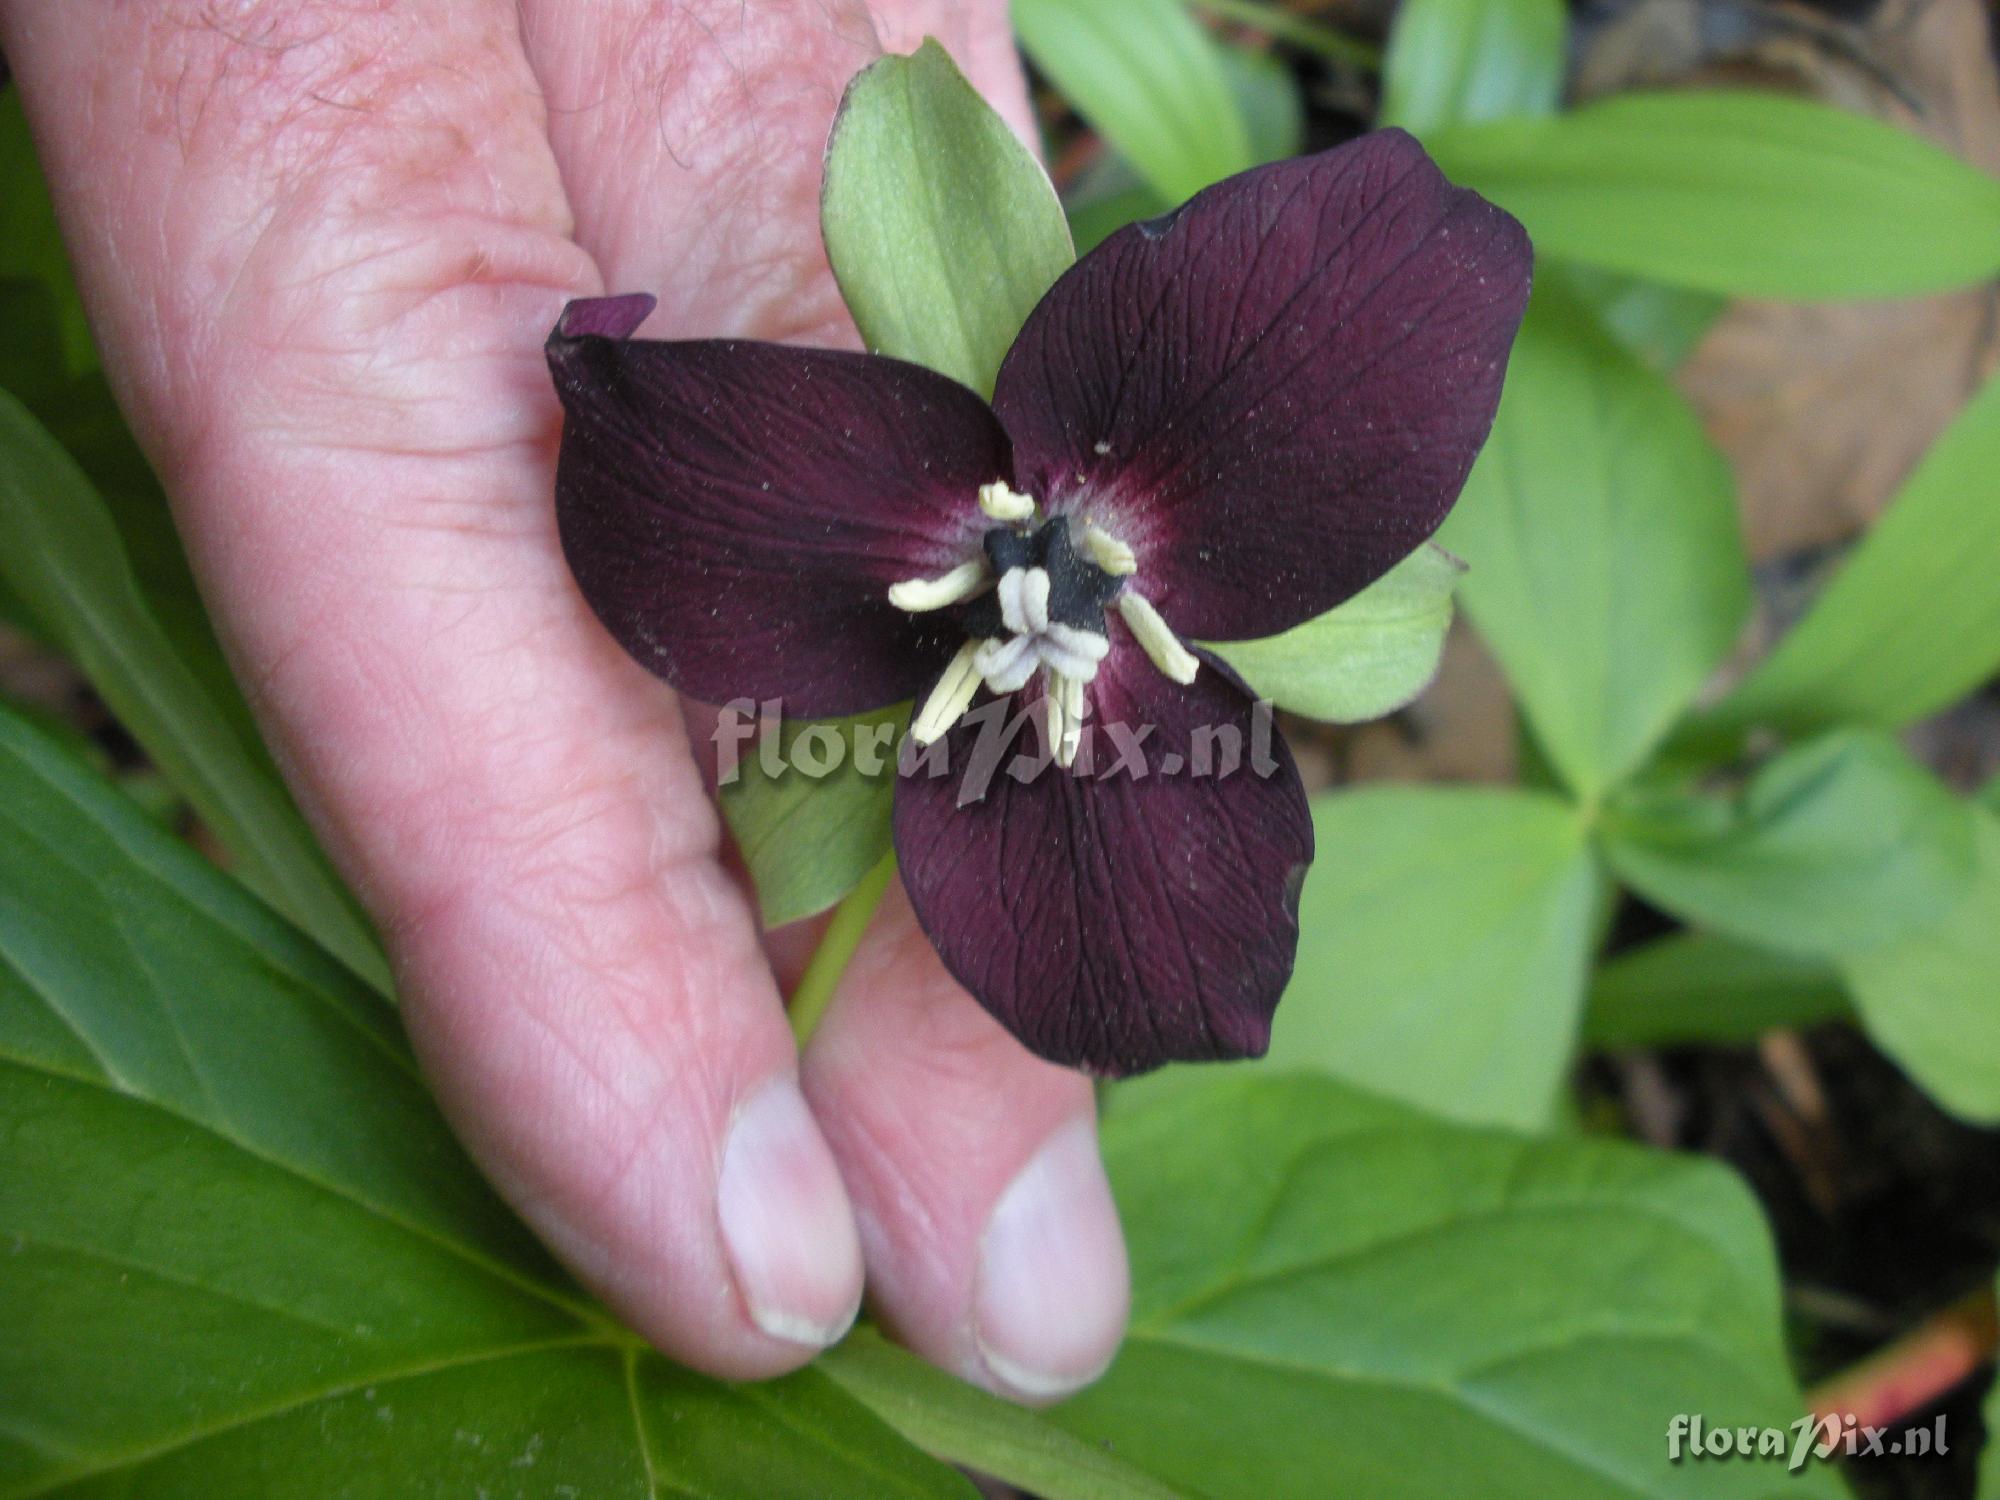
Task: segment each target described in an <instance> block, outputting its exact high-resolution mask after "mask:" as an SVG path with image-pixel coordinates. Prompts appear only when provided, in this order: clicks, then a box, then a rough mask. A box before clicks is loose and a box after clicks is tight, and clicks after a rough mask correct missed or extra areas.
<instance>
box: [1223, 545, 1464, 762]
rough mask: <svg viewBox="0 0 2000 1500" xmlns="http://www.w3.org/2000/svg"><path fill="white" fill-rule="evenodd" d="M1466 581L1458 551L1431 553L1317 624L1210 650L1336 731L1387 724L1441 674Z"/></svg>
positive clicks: (1286, 704)
mask: <svg viewBox="0 0 2000 1500" xmlns="http://www.w3.org/2000/svg"><path fill="white" fill-rule="evenodd" d="M1464 573H1465V564H1464V563H1462V562H1460V561H1459V560H1458V559H1457V558H1455V557H1453V556H1452V555H1451V554H1450V553H1449V552H1447V551H1445V550H1444V549H1443V548H1442V547H1435V546H1430V545H1425V546H1422V547H1419V548H1418V549H1417V550H1416V551H1415V552H1412V553H1411V554H1410V555H1409V556H1408V557H1406V558H1404V559H1403V560H1402V561H1401V562H1399V563H1398V564H1396V566H1395V567H1393V568H1391V569H1390V570H1389V571H1388V572H1387V573H1385V574H1383V575H1382V576H1381V577H1380V578H1378V579H1376V580H1375V582H1373V583H1371V584H1370V585H1369V586H1368V587H1367V588H1365V589H1363V590H1362V591H1361V592H1360V593H1358V594H1356V595H1355V596H1354V597H1353V598H1352V599H1349V600H1348V601H1347V602H1346V603H1345V604H1342V605H1339V606H1337V607H1335V608H1333V609H1330V610H1328V611H1327V612H1326V613H1325V614H1323V615H1321V616H1320V617H1319V618H1318V619H1316V620H1308V621H1307V622H1306V623H1305V624H1303V625H1300V626H1298V627H1296V628H1295V629H1292V630H1288V631H1286V632H1285V633H1284V634H1283V635H1274V636H1269V637H1266V638H1265V639H1264V640H1261V641H1235V642H1231V643H1226V644H1220V645H1218V644H1215V643H1210V644H1209V646H1208V649H1209V650H1211V651H1213V652H1215V653H1216V654H1217V655H1218V656H1220V657H1221V658H1222V659H1223V660H1224V661H1226V662H1228V663H1229V665H1230V666H1232V667H1234V668H1235V669H1236V670H1237V672H1238V673H1239V674H1241V675H1242V677H1243V679H1244V680H1245V681H1246V682H1248V683H1249V684H1250V686H1251V688H1252V689H1253V690H1254V691H1255V692H1256V693H1257V695H1258V696H1259V697H1261V698H1269V699H1270V700H1271V701H1272V702H1274V703H1276V704H1277V705H1278V707H1280V708H1285V709H1290V710H1291V711H1292V712H1293V713H1299V714H1305V715H1306V716H1307V717H1309V718H1314V719H1324V720H1326V721H1327V722H1329V723H1335V724H1358V723H1361V722H1363V721H1364V720H1368V719H1379V718H1381V717H1382V716H1383V715H1384V714H1388V713H1394V712H1395V711H1396V710H1397V709H1399V708H1401V707H1402V706H1403V705H1404V704H1406V703H1408V702H1409V701H1410V700H1411V699H1412V698H1414V697H1416V696H1417V694H1419V693H1421V692H1422V691H1423V690H1424V689H1425V688H1427V687H1429V686H1430V683H1431V679H1432V678H1433V677H1435V676H1437V669H1438V662H1439V661H1440V660H1441V659H1442V658H1443V656H1444V637H1445V632H1446V631H1447V630H1449V629H1450V628H1451V592H1452V590H1453V589H1454V588H1456V587H1457V586H1458V580H1459V579H1460V577H1462V576H1463V575H1464Z"/></svg>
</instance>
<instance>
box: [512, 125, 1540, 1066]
mask: <svg viewBox="0 0 2000 1500" xmlns="http://www.w3.org/2000/svg"><path fill="white" fill-rule="evenodd" d="M1529 268H1530V253H1529V247H1528V242H1527V238H1526V236H1525V235H1524V234H1523V233H1522V230H1521V228H1520V226H1519V225H1518V224H1516V223H1515V222H1514V220H1513V219H1511V218H1509V217H1508V216H1507V215H1506V214H1504V213H1502V212H1501V211H1500V210H1498V209H1496V208H1494V207H1493V206H1492V205H1491V204H1488V203H1487V202H1485V201H1484V200H1483V199H1481V198H1479V197H1478V196H1476V195H1475V194H1473V193H1470V192H1466V191H1464V190H1462V189H1457V188H1454V187H1452V186H1451V185H1450V184H1449V183H1447V182H1446V181H1445V180H1444V178H1443V176H1442V175H1440V173H1439V172H1438V170H1437V168H1436V167H1435V166H1434V165H1433V164H1432V163H1431V161H1430V159H1429V157H1427V156H1426V155H1425V154H1424V152H1423V150H1422V148H1421V147H1419V146H1418V145H1417V143H1416V142H1415V141H1414V140H1412V139H1411V138H1410V137H1409V136H1407V135H1404V134H1403V133H1401V132H1400V131H1382V132H1379V133H1377V134H1374V135H1370V136H1367V137H1364V138H1363V139H1361V140H1358V141H1355V142H1353V143H1351V144H1349V145H1346V146H1343V147H1340V148H1339V149H1337V150H1333V151H1329V152H1326V153H1324V154H1322V155H1319V156H1312V157H1305V158H1301V159H1299V160H1295V161H1288V162H1282V163H1279V164H1276V165H1273V166H1269V167H1263V168H1260V169H1258V170H1256V171H1253V172H1246V173H1244V174H1243V175H1241V176H1239V177H1234V178H1231V179H1230V180H1229V181H1227V182H1224V183H1221V184H1219V185H1218V186H1216V187H1213V188H1211V189H1209V190H1208V191H1207V192H1204V193H1202V194H1200V195H1199V196H1197V197H1195V198H1194V199H1193V200H1191V201H1190V202H1189V203H1188V204H1187V205H1186V206H1185V207H1183V208H1181V209H1180V210H1178V211H1177V212H1175V213H1173V214H1170V215H1168V216H1167V217H1165V218H1162V219H1158V220H1154V221H1153V222H1151V223H1146V224H1137V225H1133V226H1131V227H1130V228H1127V229H1125V230H1122V231H1120V232H1119V233H1117V234H1115V235H1113V236H1111V237H1110V238H1109V239H1107V240H1106V241H1105V242H1104V243H1103V245H1101V246H1100V247H1099V248H1098V249H1096V250H1095V251H1093V252H1092V253H1091V254H1089V255H1088V256H1086V257H1084V259H1083V260H1081V261H1080V262H1078V263H1077V265H1076V266H1075V267H1074V268H1072V269H1071V270H1070V271H1069V272H1067V273H1066V274H1065V275H1064V276H1063V277H1062V278H1061V279H1060V280H1059V281H1058V282H1057V283H1056V284H1055V286H1054V287H1052V288H1051V289H1050V291H1049V293H1048V295H1047V296H1046V297H1044V298H1043V299H1042V302H1041V305H1040V306H1038V307H1037V308H1036V309H1035V311H1034V313H1033V315H1032V316H1030V317H1029V319H1028V322H1027V326H1026V327H1024V328H1023V329H1022V330H1021V334H1020V337H1019V338H1018V339H1017V340H1016V342H1015V344H1014V347H1013V349H1012V350H1011V351H1010V352H1009V354H1008V356H1007V359H1006V361H1005V363H1004V364H1003V365H1002V367H1001V370H1000V375H999V381H998V385H997V389H996V394H995V397H994V400H993V404H992V406H990V407H989V406H988V405H987V404H986V403H985V402H984V401H982V400H981V399H980V398H979V397H978V396H976V395H974V394H973V393H972V392H971V391H969V390H966V389H965V388H964V387H962V386H959V385H957V384H955V383H954V382H952V381H950V380H947V379H945V378H944V377H942V376H940V375H936V374H933V373H931V372H930V371H928V370H925V369H922V368H919V367H918V366H915V365H910V364H905V363H902V362H900V361H897V360H893V359H886V358H881V357H878V356H871V355H861V354H848V353H841V352H836V351H829V350H815V349H793V348H784V347H779V346H776V345H771V344H761V343H751V342H742V341H734V340H707V341H698V342H685V343H661V342H648V341H642V340H635V339H632V338H631V337H630V334H631V333H632V332H633V330H634V329H636V328H637V327H638V325H639V323H640V322H641V321H642V320H643V319H644V317H645V316H646V314H647V312H648V311H649V310H650V309H651V307H652V299H651V298H649V297H645V296H629V297H611V298H603V299H599V300H596V301H589V302H578V303H573V304H571V305H570V307H569V308H568V309H567V310H566V311H565V312H564V314H563V316H562V319H561V321H560V322H559V323H558V324H557V326H556V330H555V333H554V334H553V336H552V337H551V338H550V341H549V363H550V367H551V368H552V370H553V371H554V374H555V382H556V388H557V390H558V391H559V392H560V394H561V396H562V401H563V406H564V408H565V411H566V412H567V414H568V421H567V423H566V426H565V429H564V433H563V442H562V452H561V459H560V464H559V468H558V472H557V482H556V503H557V513H558V517H559V519H560V523H561V531H562V541H563V548H564V551H565V552H566V554H567V556H568V558H569V562H570V566H571V568H572V569H573V570H574V572H575V574H576V578H577V581H578V583H579V584H580V585H581V586H582V589H583V593H584V595H585V597H586V598H587V599H588V600H589V601H590V604H591V606H592V607H593V608H594V609H595V610H596V611H597V614H598V615H599V617H600V618H601V619H602V620H603V621H604V623H605V624H606V625H607V626H608V627H609V628H610V630H611V632H612V634H613V635H615V636H616V637H617V638H618V640H619V641H620V642H621V643H622V644H623V645H624V646H625V648H626V649H627V650H628V651H630V652H631V653H632V654H633V655H634V656H635V657H637V658H638V659H639V661H641V662H642V663H644V664H645V665H646V666H648V667H649V668H651V669H652V670H653V671H654V672H656V673H658V674H659V675H660V676H661V677H664V678H665V679H666V680H667V681H668V682H670V683H672V684H673V685H674V686H675V687H677V688H679V689H680V690H681V691H683V692H685V693H688V694H690V695H692V696H694V697H696V698H701V699H705V700H707V701H709V702H716V703H720V702H725V701H728V700H730V699H735V698H739V697H744V696H752V697H756V698H782V699H783V700H784V705H785V709H786V711H787V712H788V713H792V714H798V715H804V716H818V715H833V714H851V713H859V712H863V711H867V710H872V709H877V708H881V707H883V706H884V705H887V704H890V703H894V702H897V701H899V700H901V699H904V698H909V697H913V696H914V697H915V698H916V700H917V704H918V707H917V711H916V713H915V715H914V717H913V719H912V724H911V739H912V740H913V741H915V742H917V743H920V744H941V745H942V746H943V747H944V748H945V750H947V751H949V752H950V755H949V757H948V764H949V765H950V766H951V768H952V774H951V775H948V776H942V777H932V776H928V775H925V774H923V773H922V772H921V771H919V772H917V773H916V774H905V775H904V776H903V778H902V779H901V780H900V781H899V783H898V785H897V788H896V801H895V839H896V849H897V852H898V855H899V859H900V863H901V866H902V872H903V879H904V882H905V884H906V886H907V887H908V890H909V894H910V900H911V903H912V905H913V906H914V907H915V909H916V914H917V918H918V920H919V921H920V922H921V923H922V924H923V927H924V930H925V932H926V933H927V934H928V935H929V936H930V939H931V941H932V942H933V943H934V944H935V945H936V947H937V950H938V952H939V954H940V955H941V956H942V957H943V959H944V962H945V965H946V966H947V967H948V968H949V969H950V970H951V972H952V973H953V974H954V975H955V976H956V977H957V978H958V979H959V980H960V981H961V982H962V983H963V984H965V986H966V987H967V988H968V989H969V990H971V992H972V993H973V994H974V995H975V996H977V997H978V998H979V1000H980V1001H981V1002H982V1003H983V1004H984V1005H985V1006H986V1007H987V1008H988V1009H989V1010H991V1011H992V1012H993V1013H994V1014H995V1015H996V1016H998V1017H999V1018H1000V1020H1001V1021H1003V1022H1004V1023H1005V1024H1006V1025H1007V1026H1008V1027H1009V1028H1011V1029H1012V1030H1013V1031H1014V1033H1015V1034H1016V1035H1017V1036H1019V1037H1020V1038H1021V1040H1022V1041H1024V1042H1025V1043H1026V1044H1027V1045H1028V1046H1029V1047H1031V1048H1033V1049H1034V1050H1035V1051H1036V1052H1039V1053H1041V1054H1042V1055H1043V1056H1045V1057H1049V1058H1053V1059H1055V1060H1056V1061H1059V1062H1065V1063H1072V1064H1077V1065H1080V1066H1083V1067H1087V1068H1090V1069H1092V1070H1094V1071H1097V1072H1103V1073H1127V1072H1134V1071H1138V1070H1142V1069H1145V1068H1150V1067H1154V1066H1156V1065H1158V1064H1160V1063H1162V1062H1166V1061H1168V1060H1170V1059H1174V1058H1217V1057H1243V1056H1255V1055H1257V1054H1259V1053H1261V1052H1262V1051H1263V1050H1264V1048H1265V1045H1266V1042H1267V1040H1268V1037H1269V1032H1270V1022H1271V1014H1272V1011H1273V1010H1274V1009H1275V1007H1276V1005H1277V1001H1278V996H1279V993H1280V992H1281V991H1282V990H1283V988H1284V985H1285V982H1286V979H1287V978H1288V976H1289V974H1290V970H1291V965H1292V956H1293V951H1294V948H1295V946H1296V942H1297V936H1298V924H1297V897H1298V889H1299V884H1300V881H1301V880H1302V878H1303V876H1304V872H1305V868H1306V865H1307V863H1308V862H1309V861H1310V860H1311V858H1312V823H1311V820H1310V818H1309V816H1308V814H1307V810H1306V802H1305V796H1304V793H1303V791H1302V789H1301V787H1300V785H1299V779H1298V774H1297V772H1296V770H1295V769H1294V768H1293V766H1292V763H1291V759H1290V757H1289V755H1288V754H1287V752H1286V751H1285V749H1284V746H1283V743H1282V741H1278V740H1275V739H1272V738H1271V737H1270V736H1268V735H1266V736H1265V737H1264V738H1265V740H1266V741H1267V742H1268V743H1267V746H1266V749H1265V763H1264V764H1263V765H1262V766H1261V767H1260V766H1254V765H1239V766H1238V767H1237V768H1236V769H1235V770H1234V771H1233V772H1231V773H1230V774H1212V773H1211V774H1207V775H1196V774H1188V773H1189V771H1190V769H1191V768H1198V767H1199V766H1200V764H1201V762H1202V760H1203V757H1204V754H1206V755H1207V756H1208V757H1209V758H1210V759H1211V760H1213V759H1214V758H1215V757H1216V755H1217V745H1218V743H1220V744H1221V745H1222V746H1223V749H1222V751H1221V752H1220V753H1221V759H1222V761H1223V762H1224V764H1225V765H1226V764H1227V762H1228V760H1229V755H1228V745H1229V743H1230V739H1229V737H1230V736H1235V739H1234V744H1236V745H1237V746H1244V745H1247V744H1252V743H1254V742H1255V741H1256V739H1257V735H1258V730H1259V728H1260V726H1259V725H1258V723H1256V722H1255V716H1254V714H1253V705H1252V703H1251V701H1250V698H1249V696H1248V694H1247V693H1246V692H1245V691H1244V689H1243V686H1242V684H1241V682H1240V681H1239V680H1238V679H1237V678H1236V676H1235V675H1234V674H1233V673H1232V672H1230V671H1229V670H1228V668H1227V667H1226V666H1224V665H1223V664H1222V663H1220V662H1219V661H1217V660H1216V659H1215V658H1213V657H1212V656H1208V655H1205V654H1203V653H1201V652H1199V651H1196V650H1193V649H1191V648H1190V647H1189V646H1188V645H1187V644H1186V642H1188V641H1190V640H1221V641H1229V640H1244V639H1253V638H1257V637H1261V636H1268V635H1274V634H1276V633H1278V632H1280V631H1283V630H1287V629H1289V628H1291V627H1292V626H1294V625H1298V624H1301V623H1302V622H1304V621H1306V620H1308V619H1311V618H1312V617H1314V616H1316V615H1318V614H1320V613H1322V612H1324V611H1326V610H1328V609H1331V608H1332V607H1333V606H1334V605H1336V604H1339V603H1340V602H1341V601H1342V600H1344V599H1346V598H1347V597H1349V596H1350V595H1352V594H1354V593H1355V592H1357V591H1358V590H1360V589H1361V588H1363V587H1364V586H1366V585H1367V584H1369V583H1370V582H1372V581H1373V580H1375V579H1376V578H1378V577H1380V576H1381V575H1382V574H1383V573H1384V572H1386V571H1387V570H1388V569H1389V568H1390V566H1391V565H1393V564H1394V563H1396V562H1397V561H1399V560H1400V559H1401V558H1403V557H1404V556H1405V555H1407V554H1408V553H1409V552H1410V551H1411V550H1412V549H1413V548H1415V547H1416V546H1418V545H1419V544H1420V543H1421V542H1423V540H1424V539H1425V538H1426V537H1428V536H1429V535H1430V534H1431V533H1432V532H1433V531H1434V530H1436V528H1437V526H1438V524H1439V523H1440V522H1441V521H1442V520H1443V519H1444V517H1445V513H1446V511H1447V510H1449V509H1450V507H1451V505H1452V502H1453V501H1454V500H1455V499H1456V498H1457V496H1458V492H1459V489H1460V487H1461V486H1462V485H1463V483H1464V481H1465V476H1466V472H1467V470H1468V469H1469V468H1470V467H1471V465H1472V460H1473V457H1474V455H1476V454H1477V453H1478V451H1479V447H1480V445H1481V443H1483V442H1484V441H1485V438H1486V433H1487V430H1488V428H1489V427H1490V426H1491V424H1492V420H1493V412H1494V407H1495V404H1496V403H1497V401H1498V399H1499V394H1500V384H1501V377H1502V374H1503V371H1504V369H1505V366H1506V360H1507V351H1508V348H1509V346H1510V345H1511V343H1512V341H1513V337H1514V333H1515V330H1516V328H1517V327H1518V326H1519V323H1520V320H1521V314H1522V311H1523V309H1524V307H1525V305H1526V302H1527V296H1528V283H1529ZM989 700H1007V703H1006V705H1005V706H1006V707H1008V708H1010V709H1011V708H1013V707H1019V708H1022V709H1026V710H1030V711H1031V712H1030V713H1029V714H1028V715H1027V719H1028V721H1029V722H1032V723H1033V724H1034V726H1035V729H1034V736H1035V738H1036V740H1037V742H1038V745H1039V749H1040V752H1041V756H1042V758H1043V763H1044V765H1045V767H1046V769H1045V773H1044V774H1040V775H1028V776H1025V777H1023V776H1016V775H1012V774H1004V773H1003V774H999V775H994V776H992V777H991V779H990V781H988V782H987V783H986V784H985V785H984V786H983V787H982V788H981V789H980V794H979V795H976V796H974V795H968V794H967V786H966V783H965V780H964V777H963V774H962V773H963V772H964V770H965V769H966V768H967V767H968V766H969V764H970V763H971V762H973V761H975V760H977V759H978V758H979V746H978V742H977V741H978V732H977V731H976V730H975V728H974V726H973V725H972V724H970V723H969V722H967V721H966V719H965V715H966V713H967V711H968V710H969V709H972V708H974V707H975V706H976V705H980V704H983V703H985V702H987V701H989ZM1016 721H1017V722H1018V721H1019V720H1018V717H1017V720H1016ZM1099 726H1103V727H1104V728H1105V729H1106V730H1107V731H1109V735H1110V738H1111V739H1113V740H1117V738H1118V730H1119V728H1121V727H1122V728H1124V729H1125V730H1126V735H1125V737H1124V739H1123V740H1120V741H1118V743H1116V744H1111V743H1107V744H1103V745H1099V744H1098V743H1096V742H1097V741H1098V740H1099V739H1101V738H1105V737H1104V736H1100V735H1098V733H1097V729H1098V727H1099ZM1262 727H1263V728H1266V729H1267V728H1268V723H1266V724H1265V725H1264V726H1262ZM1135 739H1136V744H1135V743H1133V741H1134V740H1135ZM1253 758H1254V757H1253ZM989 759H990V757H989ZM1050 761H1052V762H1053V765H1048V764H1047V763H1048V762H1050Z"/></svg>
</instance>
